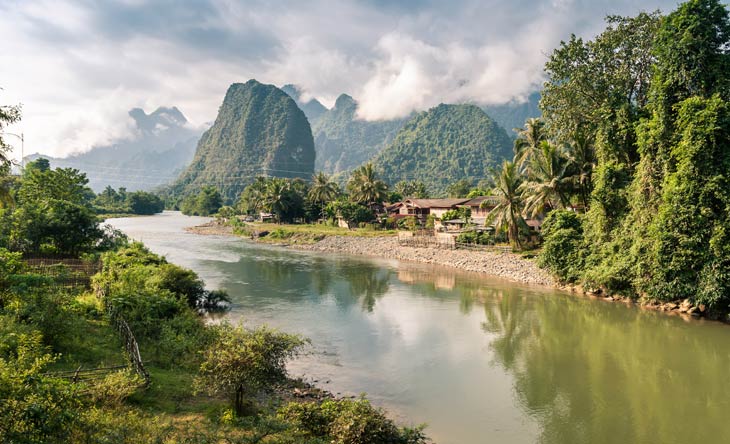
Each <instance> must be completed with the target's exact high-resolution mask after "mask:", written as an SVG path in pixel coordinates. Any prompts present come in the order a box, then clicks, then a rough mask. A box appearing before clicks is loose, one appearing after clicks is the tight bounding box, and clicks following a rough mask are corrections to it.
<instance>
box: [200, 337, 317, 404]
mask: <svg viewBox="0 0 730 444" xmlns="http://www.w3.org/2000/svg"><path fill="white" fill-rule="evenodd" d="M215 333H216V339H215V341H214V342H213V344H212V345H211V346H210V347H209V348H207V349H206V350H205V351H204V352H203V363H202V364H201V365H200V375H199V377H198V378H197V379H196V380H195V386H196V389H197V390H198V391H203V392H206V393H210V394H216V393H221V394H225V395H228V396H230V397H231V398H232V399H233V400H234V407H235V409H236V413H237V414H238V415H240V416H242V415H244V414H245V413H246V412H245V411H244V404H245V402H246V401H248V399H245V398H244V397H251V396H254V395H256V394H257V393H258V392H259V391H260V390H267V389H271V388H272V386H273V385H274V384H277V383H280V382H283V381H284V380H285V379H286V376H287V373H286V362H287V361H288V360H289V359H291V358H292V357H294V356H296V354H297V353H298V352H299V351H300V350H301V348H302V347H303V346H304V345H305V344H306V343H307V341H306V340H305V339H303V338H301V337H300V336H297V335H290V334H286V333H280V332H277V331H276V330H271V329H269V328H267V327H258V328H255V329H251V330H248V329H244V328H243V327H232V326H230V325H229V324H223V325H220V326H218V327H215Z"/></svg>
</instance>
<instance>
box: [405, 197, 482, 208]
mask: <svg viewBox="0 0 730 444" xmlns="http://www.w3.org/2000/svg"><path fill="white" fill-rule="evenodd" d="M468 200H469V199H406V200H404V201H403V203H404V204H406V205H410V206H412V207H418V208H452V207H455V206H457V205H461V204H463V203H464V202H466V201H468Z"/></svg>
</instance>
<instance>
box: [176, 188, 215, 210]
mask: <svg viewBox="0 0 730 444" xmlns="http://www.w3.org/2000/svg"><path fill="white" fill-rule="evenodd" d="M221 206H223V198H222V197H221V194H220V193H219V192H218V190H217V189H216V188H215V187H213V186H209V185H206V186H204V187H203V188H202V189H201V190H200V192H199V193H198V194H197V195H195V194H193V195H190V196H188V197H187V198H185V200H184V201H183V203H182V205H181V207H180V209H181V210H182V213H183V214H185V215H192V216H210V215H211V214H215V213H216V212H217V211H218V209H219V208H220V207H221Z"/></svg>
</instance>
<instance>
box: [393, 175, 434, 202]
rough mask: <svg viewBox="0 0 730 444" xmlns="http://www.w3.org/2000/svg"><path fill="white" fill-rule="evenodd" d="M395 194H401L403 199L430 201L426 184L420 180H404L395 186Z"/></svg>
mask: <svg viewBox="0 0 730 444" xmlns="http://www.w3.org/2000/svg"><path fill="white" fill-rule="evenodd" d="M395 192H396V193H398V194H400V196H401V198H404V197H405V198H408V197H411V198H416V199H428V197H429V193H428V189H427V188H426V184H425V183H423V182H421V181H420V180H411V181H405V180H402V181H400V182H398V183H397V184H395ZM398 200H400V199H398Z"/></svg>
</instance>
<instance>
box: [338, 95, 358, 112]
mask: <svg viewBox="0 0 730 444" xmlns="http://www.w3.org/2000/svg"><path fill="white" fill-rule="evenodd" d="M353 105H356V102H355V99H353V98H352V97H351V96H348V95H347V94H340V96H339V97H338V98H337V100H336V101H335V108H337V109H342V108H349V107H351V106H353Z"/></svg>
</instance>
